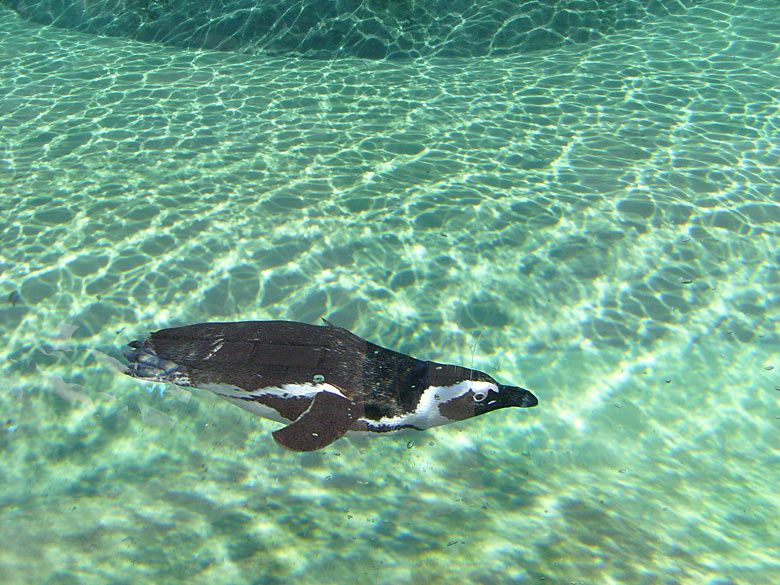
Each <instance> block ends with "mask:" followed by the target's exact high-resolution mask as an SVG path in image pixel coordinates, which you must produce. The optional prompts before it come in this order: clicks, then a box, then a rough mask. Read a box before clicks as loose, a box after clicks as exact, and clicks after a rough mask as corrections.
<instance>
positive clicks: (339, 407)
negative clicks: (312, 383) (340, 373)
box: [272, 392, 363, 451]
mask: <svg viewBox="0 0 780 585" xmlns="http://www.w3.org/2000/svg"><path fill="white" fill-rule="evenodd" d="M361 416H363V409H362V408H361V407H360V405H358V404H356V403H354V402H353V401H351V400H350V399H348V398H345V397H344V396H339V395H338V394H334V393H333V392H318V393H317V394H315V395H314V398H313V399H312V401H311V403H310V404H309V407H308V408H307V409H306V410H305V411H304V412H303V414H301V416H299V417H298V418H297V419H295V421H294V422H292V423H290V424H289V425H287V426H286V427H284V428H282V429H279V430H278V431H274V432H273V433H272V434H273V437H274V440H275V441H276V442H277V443H279V444H280V445H281V446H282V447H287V448H288V449H292V450H293V451H315V450H317V449H322V448H323V447H326V446H327V445H330V444H331V443H332V442H333V441H335V440H336V439H338V438H340V437H342V436H344V434H346V432H347V430H348V429H349V428H350V427H351V426H352V424H353V423H354V422H356V421H357V420H358V419H359V418H360V417H361Z"/></svg>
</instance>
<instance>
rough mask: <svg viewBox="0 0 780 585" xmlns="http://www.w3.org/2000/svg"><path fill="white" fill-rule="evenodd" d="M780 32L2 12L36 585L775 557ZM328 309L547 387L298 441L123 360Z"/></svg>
mask: <svg viewBox="0 0 780 585" xmlns="http://www.w3.org/2000/svg"><path fill="white" fill-rule="evenodd" d="M779 30H780V9H779V8H778V6H777V3H776V2H775V1H774V0H746V1H739V2H717V1H705V2H700V3H698V4H697V5H695V6H693V7H691V8H690V9H689V10H687V11H686V12H684V14H678V15H670V16H663V15H657V16H655V17H653V18H648V19H645V20H643V21H642V23H641V25H640V26H636V27H632V28H629V29H626V30H616V31H612V32H610V33H609V34H606V35H604V36H603V37H601V38H598V39H595V40H590V41H585V42H581V43H569V44H564V45H561V46H559V47H553V48H549V49H545V50H541V51H534V52H527V53H522V54H517V55H512V56H498V57H490V56H486V57H475V58H454V57H445V56H432V57H430V58H425V59H418V60H395V61H394V60H375V61H368V60H359V59H350V58H344V59H317V60H315V59H301V58H299V57H297V56H294V55H287V56H267V55H263V54H254V55H248V54H240V53H226V52H224V53H220V52H215V51H193V50H186V49H181V48H173V47H167V46H162V45H155V44H141V43H136V42H134V41H132V40H128V39H123V38H106V37H100V36H93V35H89V34H85V33H82V32H78V31H72V30H64V29H57V28H46V27H41V26H40V25H38V24H34V23H32V22H30V21H27V20H22V19H20V18H19V16H18V15H17V14H16V13H14V12H11V11H9V10H6V9H4V8H3V9H0V92H1V96H0V98H1V99H0V206H1V207H0V209H1V210H2V216H1V217H2V222H3V229H2V231H1V232H0V238H2V239H1V240H0V242H1V243H2V246H1V247H0V267H2V272H1V273H0V294H2V301H3V303H2V305H0V332H2V341H3V343H2V344H0V354H1V355H2V360H1V361H0V363H2V364H3V366H2V370H0V381H2V389H3V391H2V392H0V412H1V413H2V420H0V456H1V459H0V460H1V461H2V465H0V534H2V535H3V536H2V538H0V575H2V581H3V583H4V584H11V585H14V584H17V583H55V584H70V583H79V584H81V583H85V584H91V583H95V584H98V583H100V584H103V583H112V584H113V583H117V584H119V583H159V584H165V583H181V582H187V583H209V584H221V583H225V584H227V583H230V584H243V583H247V584H261V583H262V584H273V583H288V582H295V583H300V584H303V585H307V584H321V583H328V584H330V583H351V582H357V581H358V580H360V581H364V580H369V581H371V582H373V583H376V584H385V583H388V584H389V583H392V584H394V585H398V584H407V583H408V584H415V585H417V584H428V583H431V584H437V585H438V584H450V583H453V584H454V583H459V584H460V583H464V582H467V583H478V584H491V585H492V584H497V585H503V584H516V583H540V582H544V583H555V584H571V583H577V584H580V585H581V584H594V585H596V584H598V585H601V584H606V583H630V584H633V583H636V584H655V583H659V584H672V583H685V584H686V585H687V584H700V583H701V584H705V583H706V584H716V583H717V584H719V585H723V584H728V583H734V584H740V585H741V584H743V583H750V584H770V583H774V582H776V580H777V575H778V574H779V573H778V572H779V571H780V560H778V559H780V527H779V526H780V524H778V522H777V518H778V514H780V495H778V488H777V486H778V484H779V483H780V466H779V464H780V457H779V456H778V453H780V404H778V401H779V400H780V374H778V372H780V338H779V337H778V334H779V333H780V332H779V331H778V327H779V324H780V298H779V297H780V245H779V243H780V237H779V236H780V187H778V185H779V184H780V172H779V171H778V169H780V45H778V33H777V31H779ZM321 316H326V317H328V318H329V319H331V320H332V321H333V322H334V323H336V324H338V325H341V326H344V327H348V328H350V329H351V330H353V331H354V332H356V333H358V334H359V335H361V336H363V337H366V338H368V339H370V340H372V341H374V342H377V343H380V344H381V345H384V346H387V347H391V348H394V349H399V350H402V351H405V352H407V353H410V354H412V355H415V356H417V357H423V358H427V359H432V360H437V361H445V362H452V363H461V364H463V365H471V364H472V363H473V365H474V367H476V368H478V369H481V370H483V371H487V372H489V373H491V374H493V375H495V376H496V377H497V378H498V379H499V380H500V381H502V382H505V383H514V384H522V385H523V386H525V387H527V388H529V389H531V390H533V391H534V393H535V394H536V395H537V396H538V397H539V399H540V406H539V407H538V408H536V409H530V410H520V409H512V410H505V411H499V412H496V413H492V414H489V415H486V416H484V417H480V418H476V419H472V420H469V421H464V422H461V423H457V424H454V425H449V426H446V427H441V428H438V429H433V430H430V431H427V432H425V433H409V434H401V435H398V436H393V437H380V438H375V439H365V438H360V437H358V438H346V439H341V440H339V441H338V442H337V443H335V444H334V445H332V446H331V447H329V448H327V449H325V450H323V451H318V452H314V453H311V454H305V455H301V454H297V453H292V452H289V451H285V450H282V449H281V448H279V447H278V446H277V445H276V444H275V443H274V441H273V440H272V438H271V436H270V433H271V431H273V430H274V429H275V428H277V425H276V424H275V423H272V422H270V421H265V420H262V419H258V418H256V417H253V416H251V415H250V414H248V413H246V412H244V411H242V410H240V409H238V408H236V407H235V406H233V405H230V404H228V403H226V402H224V401H220V400H219V399H217V398H216V397H213V396H211V395H210V394H208V393H206V392H199V391H196V392H189V391H185V390H177V389H175V388H165V387H163V386H153V385H150V384H140V383H138V382H136V381H134V380H131V379H129V378H127V377H125V376H122V375H120V374H117V373H115V372H114V370H113V369H112V368H111V367H110V364H109V363H107V360H106V358H104V357H102V354H106V355H109V356H113V357H115V358H116V357H119V356H120V349H121V347H122V345H123V344H124V343H126V342H127V341H129V340H131V339H135V338H137V337H138V336H142V335H143V334H144V332H146V331H148V330H154V329H159V328H162V327H169V326H174V325H180V324H184V323H194V322H200V321H207V320H243V319H293V320H298V321H307V322H311V323H315V322H317V321H318V320H319V318H320V317H321ZM96 350H97V351H96ZM98 352H100V353H98Z"/></svg>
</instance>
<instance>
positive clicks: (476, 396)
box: [474, 392, 487, 402]
mask: <svg viewBox="0 0 780 585" xmlns="http://www.w3.org/2000/svg"><path fill="white" fill-rule="evenodd" d="M486 396H487V394H485V393H484V392H476V393H474V402H482V401H483V400H485V397H486Z"/></svg>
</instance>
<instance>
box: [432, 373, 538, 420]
mask: <svg viewBox="0 0 780 585" xmlns="http://www.w3.org/2000/svg"><path fill="white" fill-rule="evenodd" d="M483 376H485V377H487V375H486V374H483ZM447 390H448V391H447V392H442V394H443V399H442V400H441V401H440V402H439V404H438V406H439V413H440V414H441V416H443V417H445V418H447V419H449V420H464V419H467V418H471V417H474V416H479V415H480V414H485V413H486V412H491V411H493V410H498V409H499V408H507V407H509V406H518V407H521V408H530V407H532V406H536V405H537V404H538V403H539V401H538V400H537V398H536V396H534V395H533V394H532V393H531V392H529V391H528V390H526V389H525V388H520V387H519V386H505V385H503V384H499V383H498V382H496V381H495V380H493V379H490V380H484V379H483V380H463V381H461V382H458V383H456V384H453V385H451V386H449V387H448V388H447Z"/></svg>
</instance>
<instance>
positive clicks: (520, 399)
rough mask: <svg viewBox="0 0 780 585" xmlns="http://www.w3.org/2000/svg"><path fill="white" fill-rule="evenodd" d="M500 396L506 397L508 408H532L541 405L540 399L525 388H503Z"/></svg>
mask: <svg viewBox="0 0 780 585" xmlns="http://www.w3.org/2000/svg"><path fill="white" fill-rule="evenodd" d="M499 394H500V395H501V396H506V398H505V399H504V400H505V401H506V406H519V407H520V408H531V407H533V406H536V405H537V404H539V399H538V398H536V396H534V395H533V394H532V393H531V392H529V391H528V390H526V389H525V388H520V387H518V386H501V388H500V392H499Z"/></svg>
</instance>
